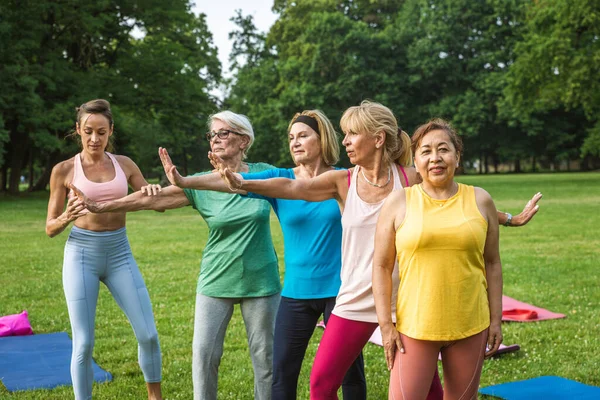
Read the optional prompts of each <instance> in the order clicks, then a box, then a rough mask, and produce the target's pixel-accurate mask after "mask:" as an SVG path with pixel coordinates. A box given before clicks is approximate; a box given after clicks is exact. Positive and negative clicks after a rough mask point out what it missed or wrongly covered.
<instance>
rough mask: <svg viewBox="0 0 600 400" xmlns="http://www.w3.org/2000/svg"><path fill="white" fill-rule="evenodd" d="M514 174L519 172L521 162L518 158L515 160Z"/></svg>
mask: <svg viewBox="0 0 600 400" xmlns="http://www.w3.org/2000/svg"><path fill="white" fill-rule="evenodd" d="M515 172H516V173H520V172H521V160H520V159H518V158H517V159H516V160H515Z"/></svg>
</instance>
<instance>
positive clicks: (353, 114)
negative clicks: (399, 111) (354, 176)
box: [340, 100, 412, 167]
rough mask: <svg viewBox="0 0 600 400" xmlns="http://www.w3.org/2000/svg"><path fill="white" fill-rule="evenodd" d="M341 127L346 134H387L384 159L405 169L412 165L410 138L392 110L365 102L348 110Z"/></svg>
mask: <svg viewBox="0 0 600 400" xmlns="http://www.w3.org/2000/svg"><path fill="white" fill-rule="evenodd" d="M340 126H341V128H342V131H344V133H347V132H354V133H359V134H364V133H369V134H371V135H375V134H376V133H377V132H383V133H384V134H385V144H384V146H383V156H384V158H385V159H387V160H388V161H389V162H394V163H397V164H400V165H402V166H404V167H408V166H410V165H412V151H411V146H410V144H411V143H410V137H409V136H408V134H407V133H406V132H404V131H403V130H401V129H400V128H399V127H398V121H397V120H396V117H395V116H394V113H393V112H392V110H390V109H389V108H387V107H386V106H384V105H383V104H380V103H376V102H372V101H369V100H364V101H363V102H361V103H360V105H358V106H354V107H350V108H348V109H347V110H346V111H344V115H342V119H341V120H340Z"/></svg>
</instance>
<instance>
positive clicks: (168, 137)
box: [0, 0, 221, 192]
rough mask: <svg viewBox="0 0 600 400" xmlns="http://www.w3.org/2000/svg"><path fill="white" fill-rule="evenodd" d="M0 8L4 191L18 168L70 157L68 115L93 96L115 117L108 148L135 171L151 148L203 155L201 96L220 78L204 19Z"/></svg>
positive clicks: (135, 9) (176, 11)
mask: <svg viewBox="0 0 600 400" xmlns="http://www.w3.org/2000/svg"><path fill="white" fill-rule="evenodd" d="M0 7H1V8H0V15H1V17H0V32H2V35H0V50H1V51H0V71H1V74H2V78H3V79H1V80H0V105H2V108H1V111H0V116H1V118H2V119H1V121H3V129H4V130H5V131H7V132H8V133H9V135H10V141H8V142H6V140H5V136H6V135H4V136H3V134H2V132H0V143H2V142H3V141H4V142H5V144H4V145H3V147H2V150H3V151H2V153H3V154H6V155H7V156H8V158H7V159H6V160H5V162H4V163H2V162H1V161H2V159H0V164H2V165H3V169H4V170H5V171H6V170H8V169H10V179H9V182H8V183H9V190H10V191H11V192H16V191H17V190H18V178H19V176H20V175H21V168H22V167H23V166H24V164H23V163H24V162H27V161H30V162H33V163H38V164H41V165H42V166H43V165H46V164H47V165H46V169H47V168H51V167H52V165H53V164H54V163H56V162H57V161H59V160H60V159H64V158H66V157H67V156H69V155H70V154H69V152H70V151H72V146H70V145H69V144H68V143H67V142H65V141H64V140H63V139H64V137H65V136H66V135H67V134H68V133H70V131H71V130H72V128H73V126H74V121H73V119H74V116H75V112H74V108H75V107H76V106H78V105H79V104H81V103H82V102H84V101H87V100H90V99H93V98H98V97H100V98H106V99H108V100H109V101H111V103H113V107H114V109H115V114H116V115H118V116H120V117H123V125H122V126H120V125H119V124H120V123H121V120H119V119H117V120H116V131H117V132H118V135H116V137H117V146H118V148H119V149H120V150H121V151H122V152H124V153H125V154H129V155H131V156H132V157H133V158H134V159H136V158H137V156H139V157H140V158H141V165H140V167H141V168H142V170H146V169H150V168H151V167H152V166H155V165H156V157H154V159H153V160H152V162H151V161H150V157H149V153H150V152H152V153H156V148H157V147H158V145H168V146H169V147H171V148H172V149H173V154H174V156H175V157H176V158H181V157H186V156H189V155H190V154H193V153H196V152H201V153H204V151H205V149H206V146H205V145H204V144H201V143H199V141H198V138H199V137H200V134H201V133H202V132H203V131H204V128H203V124H204V121H205V120H206V116H207V114H208V113H210V112H212V111H214V110H215V108H216V104H215V99H214V98H212V97H211V96H210V95H209V92H210V91H211V90H212V89H213V88H214V87H216V85H217V84H218V82H219V80H220V74H221V71H220V64H219V61H218V59H217V52H216V48H215V47H214V45H213V44H212V37H211V34H210V32H208V29H207V26H206V21H205V17H204V15H200V16H195V15H194V14H193V13H192V12H191V10H190V5H189V3H188V1H186V0H177V1H172V2H166V3H165V2H161V1H156V0H145V1H141V2H140V1H132V0H114V1H99V2H91V3H90V2H83V3H82V2H76V1H72V0H59V1H37V2H33V1H22V2H21V1H19V2H17V1H7V2H3V3H2V5H0ZM135 32H141V33H137V34H136V36H135V37H134V36H133V34H134V33H135ZM148 128H149V129H150V131H149V132H147V133H148V134H147V135H145V133H146V132H144V129H148ZM201 159H202V160H204V157H202V158H201ZM206 164H207V163H202V161H200V160H199V162H197V163H194V165H197V166H200V165H206ZM42 176H44V175H42ZM45 178H46V181H45V182H40V184H39V185H38V186H39V187H40V188H43V187H44V186H45V185H46V183H47V174H46V175H45ZM1 189H4V187H3V188H1Z"/></svg>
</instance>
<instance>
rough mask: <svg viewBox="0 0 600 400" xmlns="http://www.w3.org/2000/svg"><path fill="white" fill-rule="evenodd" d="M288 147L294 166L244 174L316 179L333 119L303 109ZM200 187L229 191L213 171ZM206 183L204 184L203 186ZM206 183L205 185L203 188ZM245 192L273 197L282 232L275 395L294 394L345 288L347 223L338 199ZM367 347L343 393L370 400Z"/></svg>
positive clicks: (180, 181) (332, 146)
mask: <svg viewBox="0 0 600 400" xmlns="http://www.w3.org/2000/svg"><path fill="white" fill-rule="evenodd" d="M288 140H289V149H290V153H291V155H292V158H293V160H294V162H295V164H296V167H295V168H289V169H286V168H275V169H269V170H265V171H263V172H259V173H247V174H244V178H245V179H269V178H289V179H311V178H314V177H315V176H318V175H320V174H322V173H324V172H327V171H330V170H333V169H335V167H333V165H335V164H336V163H337V162H338V159H339V154H340V148H339V144H338V143H339V142H338V137H337V134H336V132H335V129H334V128H333V125H332V124H331V122H330V121H329V119H327V117H326V116H325V115H324V114H323V113H322V112H321V111H319V110H307V111H303V112H301V113H297V114H296V115H294V118H292V120H291V122H290V125H289V127H288ZM159 154H160V155H161V161H162V162H163V166H164V168H165V172H166V173H167V176H168V177H169V180H170V181H171V183H173V184H174V185H178V186H180V187H186V184H188V183H191V182H190V180H189V178H190V177H187V178H183V177H181V176H180V175H179V174H178V173H177V170H176V169H175V167H174V166H173V163H172V162H171V160H170V158H169V155H168V153H167V152H166V150H165V149H161V150H160V151H159ZM193 184H194V188H195V189H209V190H217V191H229V190H231V189H230V188H228V187H227V186H226V185H225V183H224V182H222V181H215V179H214V177H206V178H205V177H194V180H193ZM204 184H206V186H204ZM198 185H200V186H202V187H200V186H198ZM247 196H249V197H254V198H261V199H265V200H267V201H269V203H271V205H272V206H273V210H274V211H275V213H276V214H277V217H278V218H279V222H280V224H281V229H282V232H283V237H284V250H285V255H284V259H285V278H284V284H283V291H282V293H281V302H280V304H279V309H278V311H277V317H276V321H275V337H274V349H273V386H272V392H271V393H272V399H273V400H278V399H295V398H296V391H297V386H298V376H299V375H300V370H301V367H302V361H303V359H304V355H305V353H306V348H307V346H308V343H309V341H310V338H311V336H312V334H313V331H314V329H315V326H316V323H317V321H318V320H319V318H320V317H321V315H323V319H324V321H325V324H327V321H328V320H329V316H330V315H331V311H332V310H333V307H334V305H335V298H336V296H337V293H338V290H339V288H340V284H341V280H340V269H341V265H342V260H341V257H342V253H341V242H342V225H341V214H340V206H339V205H338V203H337V202H336V201H335V200H327V201H323V202H309V201H304V200H286V199H277V198H271V197H263V196H260V195H256V194H253V193H247ZM366 389H367V388H366V381H365V374H364V362H363V357H362V353H361V355H360V356H359V357H358V358H357V359H356V360H355V362H354V363H353V365H352V366H351V368H350V369H349V370H348V372H347V373H346V376H345V378H344V383H343V385H342V391H343V395H344V399H351V400H352V399H356V400H364V399H366V397H367V395H366Z"/></svg>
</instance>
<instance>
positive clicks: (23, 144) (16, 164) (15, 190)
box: [8, 127, 29, 194]
mask: <svg viewBox="0 0 600 400" xmlns="http://www.w3.org/2000/svg"><path fill="white" fill-rule="evenodd" d="M28 141H29V138H28V137H27V135H26V134H24V133H21V134H19V133H17V132H16V127H14V128H13V129H11V134H10V144H11V146H10V152H11V154H10V155H11V160H10V164H9V167H10V175H9V177H8V193H10V194H19V183H20V182H21V171H22V170H23V160H24V159H25V156H26V154H27V147H28V146H27V144H28Z"/></svg>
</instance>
